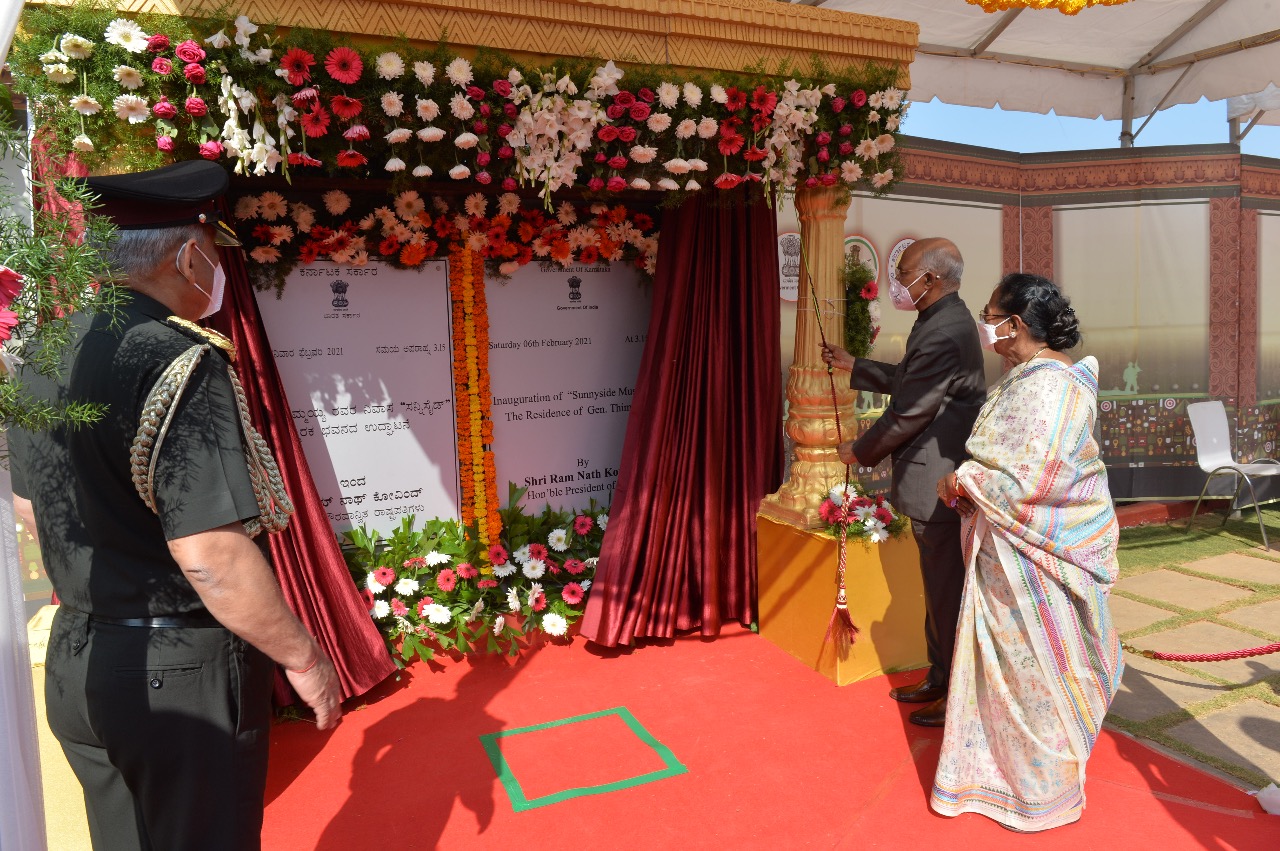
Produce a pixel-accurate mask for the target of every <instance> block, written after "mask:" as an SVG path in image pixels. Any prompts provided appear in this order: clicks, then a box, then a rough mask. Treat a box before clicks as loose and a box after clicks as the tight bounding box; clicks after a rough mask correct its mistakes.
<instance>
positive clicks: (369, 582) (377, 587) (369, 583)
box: [364, 571, 387, 594]
mask: <svg viewBox="0 0 1280 851" xmlns="http://www.w3.org/2000/svg"><path fill="white" fill-rule="evenodd" d="M364 587H366V588H368V589H369V590H370V591H372V592H373V593H375V594H381V593H382V592H383V591H386V590H387V586H385V585H383V584H382V583H381V582H379V581H378V580H376V579H374V578H373V571H369V575H368V576H366V577H365V580H364Z"/></svg>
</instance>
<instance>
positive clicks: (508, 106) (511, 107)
mask: <svg viewBox="0 0 1280 851" xmlns="http://www.w3.org/2000/svg"><path fill="white" fill-rule="evenodd" d="M502 113H503V115H505V116H507V118H515V117H516V116H517V115H519V114H520V110H519V108H517V107H516V105H515V104H514V103H511V102H510V101H508V102H507V103H504V104H503V105H502Z"/></svg>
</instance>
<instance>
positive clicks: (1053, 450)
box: [932, 357, 1122, 831]
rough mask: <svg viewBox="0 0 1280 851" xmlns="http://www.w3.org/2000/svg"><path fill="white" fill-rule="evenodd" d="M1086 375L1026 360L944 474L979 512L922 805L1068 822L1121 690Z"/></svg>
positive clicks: (972, 524)
mask: <svg viewBox="0 0 1280 851" xmlns="http://www.w3.org/2000/svg"><path fill="white" fill-rule="evenodd" d="M1096 415H1097V361H1096V360H1094V359H1093V358H1091V357H1090V358H1085V359H1083V360H1081V361H1080V362H1079V363H1076V364H1074V365H1072V366H1066V365H1065V364H1062V363H1059V362H1057V361H1053V360H1047V359H1039V360H1032V361H1030V362H1028V363H1027V364H1024V365H1020V366H1016V367H1014V368H1013V369H1012V370H1010V372H1009V373H1008V374H1007V375H1006V377H1005V378H1004V380H1003V381H1002V382H1001V383H1000V385H999V386H998V387H997V388H996V390H995V391H994V392H993V393H992V394H991V396H990V398H989V400H988V401H987V404H986V405H985V406H984V407H983V409H982V412H981V413H980V414H979V415H978V421H977V423H976V424H975V426H974V431H973V434H972V436H971V437H970V439H969V442H968V443H967V444H966V449H967V450H968V452H969V455H970V458H971V460H969V461H966V462H965V463H964V464H963V465H961V467H960V468H959V469H958V470H957V471H956V475H957V478H958V479H959V481H960V482H961V484H962V485H963V487H964V489H965V490H966V491H967V492H968V494H969V496H970V499H971V500H972V501H973V502H974V504H975V505H976V507H977V511H975V512H974V514H972V515H971V516H970V517H969V518H968V519H967V520H966V522H965V528H964V534H963V540H964V546H965V557H966V561H967V563H968V566H969V567H968V574H967V576H966V578H965V590H964V597H963V601H962V604H961V613H960V622H959V625H958V627H957V640H956V652H955V658H954V661H953V665H952V675H951V688H950V692H949V695H948V701H947V721H946V729H945V732H944V734H943V745H942V755H941V757H940V759H939V763H938V772H937V775H936V777H935V780H934V789H933V795H932V806H933V808H934V810H936V811H937V812H939V813H941V814H943V815H947V816H955V815H959V814H960V813H964V812H977V813H981V814H983V815H986V816H989V817H991V818H993V819H995V820H997V821H999V822H1001V823H1003V824H1006V825H1008V826H1010V827H1014V828H1018V829H1020V830H1030V831H1038V830H1046V829H1048V828H1051V827H1057V826H1059V825H1063V824H1069V823H1070V822H1073V821H1075V820H1077V819H1078V818H1079V817H1080V813H1081V810H1083V808H1084V800H1085V798H1084V780H1085V762H1086V760H1087V759H1088V756H1089V752H1090V750H1091V749H1092V747H1093V743H1094V741H1095V740H1096V738H1097V735H1098V732H1099V730H1100V728H1101V726H1102V719H1103V716H1104V715H1105V714H1106V711H1107V707H1108V706H1109V705H1110V703H1111V699H1112V697H1113V696H1114V695H1115V692H1116V689H1117V688H1118V687H1119V684H1120V675H1121V671H1122V665H1121V662H1120V643H1119V638H1118V636H1117V634H1116V631H1115V627H1114V625H1113V623H1112V621H1111V613H1110V610H1109V608H1108V605H1107V598H1108V595H1109V593H1110V589H1111V586H1112V584H1113V583H1114V582H1115V579H1116V574H1117V571H1118V566H1117V563H1116V545H1117V543H1118V539H1119V527H1118V526H1117V524H1116V519H1115V512H1114V509H1113V508H1112V504H1111V496H1110V493H1109V491H1108V489H1107V479H1106V469H1105V467H1104V466H1103V463H1102V459H1101V456H1100V453H1099V451H1098V445H1097V442H1096V441H1095V440H1094V438H1093V425H1094V420H1095V418H1096Z"/></svg>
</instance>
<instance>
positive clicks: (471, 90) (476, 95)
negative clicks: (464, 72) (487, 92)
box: [467, 86, 484, 100]
mask: <svg viewBox="0 0 1280 851" xmlns="http://www.w3.org/2000/svg"><path fill="white" fill-rule="evenodd" d="M467 97H469V98H471V99H472V100H484V89H482V88H480V87H479V86H467Z"/></svg>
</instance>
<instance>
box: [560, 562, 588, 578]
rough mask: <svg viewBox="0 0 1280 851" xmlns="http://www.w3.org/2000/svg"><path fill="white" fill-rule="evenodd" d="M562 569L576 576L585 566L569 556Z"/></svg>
mask: <svg viewBox="0 0 1280 851" xmlns="http://www.w3.org/2000/svg"><path fill="white" fill-rule="evenodd" d="M564 569H565V570H567V571H569V572H570V573H572V574H573V575H574V576H577V575H578V574H579V573H581V572H582V571H584V570H586V569H587V566H586V565H585V564H584V563H582V562H580V561H578V560H577V559H576V558H571V559H569V560H568V561H566V562H565V563H564Z"/></svg>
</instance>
